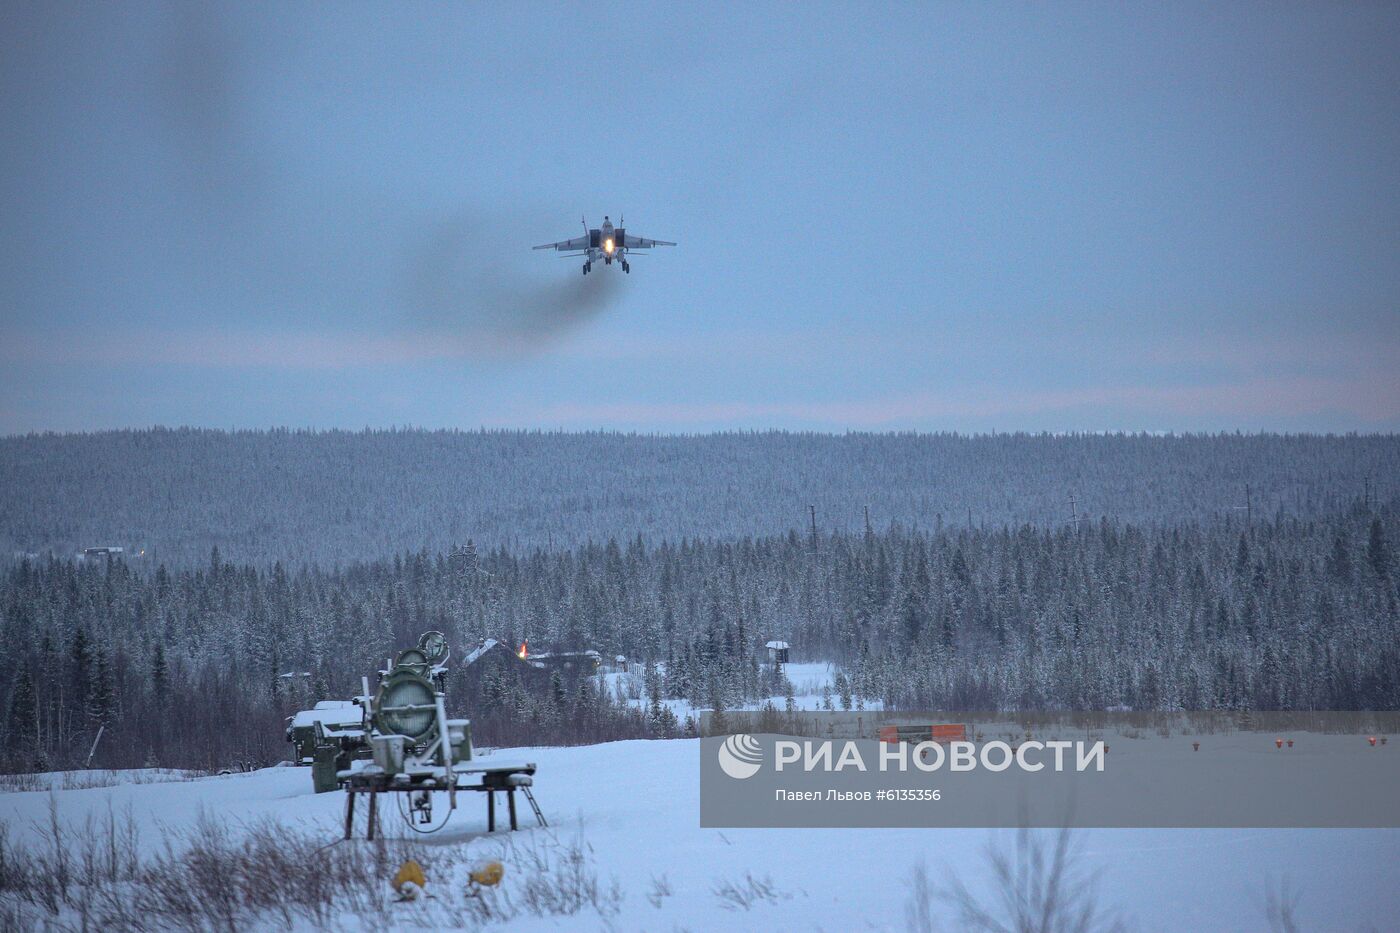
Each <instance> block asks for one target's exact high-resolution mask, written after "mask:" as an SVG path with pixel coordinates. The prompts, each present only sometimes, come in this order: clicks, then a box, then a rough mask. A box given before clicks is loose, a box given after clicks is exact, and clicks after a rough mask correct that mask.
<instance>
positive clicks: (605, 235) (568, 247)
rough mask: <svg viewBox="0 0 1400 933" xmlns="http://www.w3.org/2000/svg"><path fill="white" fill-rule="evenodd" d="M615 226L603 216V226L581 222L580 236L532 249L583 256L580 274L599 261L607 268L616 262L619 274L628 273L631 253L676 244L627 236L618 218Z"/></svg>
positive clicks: (586, 271) (628, 234)
mask: <svg viewBox="0 0 1400 933" xmlns="http://www.w3.org/2000/svg"><path fill="white" fill-rule="evenodd" d="M617 224H618V225H617V226H616V227H614V226H613V225H612V221H611V220H609V219H608V218H607V217H606V216H604V217H603V226H601V227H593V228H592V229H590V228H589V226H588V221H586V220H585V221H584V222H583V236H576V237H574V238H573V239H572V240H560V241H559V242H558V243H545V244H544V245H542V246H536V247H535V249H553V250H558V251H559V252H561V253H564V254H565V255H568V256H575V257H577V256H582V257H583V274H584V275H587V274H588V273H589V272H591V271H592V269H593V263H595V262H597V261H598V260H599V259H601V260H603V265H605V266H610V265H612V264H613V260H614V259H616V260H617V261H618V262H619V263H621V264H622V271H623V272H628V273H630V272H631V271H632V266H631V264H630V263H628V262H627V254H628V253H630V252H632V251H633V250H647V249H651V248H652V247H653V246H675V245H676V244H674V243H670V242H667V241H666V240H649V239H647V238H646V237H643V236H634V235H633V234H630V233H628V232H627V231H626V230H625V229H624V228H623V226H622V218H621V217H619V218H618V219H617Z"/></svg>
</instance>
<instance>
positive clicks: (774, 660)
mask: <svg viewBox="0 0 1400 933" xmlns="http://www.w3.org/2000/svg"><path fill="white" fill-rule="evenodd" d="M766 647H767V648H768V663H770V664H772V665H773V673H775V674H781V673H782V672H783V668H784V667H786V666H787V663H788V643H787V642H785V641H770V642H768V644H767V645H766Z"/></svg>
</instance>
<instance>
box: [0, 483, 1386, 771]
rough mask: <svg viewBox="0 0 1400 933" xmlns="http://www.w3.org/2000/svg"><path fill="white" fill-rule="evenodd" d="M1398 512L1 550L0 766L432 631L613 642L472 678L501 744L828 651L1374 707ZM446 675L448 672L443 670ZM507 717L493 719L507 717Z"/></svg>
mask: <svg viewBox="0 0 1400 933" xmlns="http://www.w3.org/2000/svg"><path fill="white" fill-rule="evenodd" d="M1396 522H1397V512H1396V511H1395V510H1394V509H1392V508H1390V507H1388V506H1387V507H1383V508H1377V507H1376V506H1375V505H1374V504H1373V503H1371V502H1369V501H1367V500H1366V499H1364V498H1358V499H1356V500H1354V501H1353V502H1351V503H1350V504H1348V505H1347V506H1346V507H1345V508H1342V509H1340V510H1338V511H1336V512H1334V513H1331V514H1328V515H1323V516H1315V517H1312V518H1307V519H1301V518H1296V517H1289V516H1276V517H1273V518H1269V519H1253V520H1250V521H1246V520H1245V519H1244V518H1243V517H1234V516H1227V517H1224V518H1221V519H1220V520H1216V521H1210V522H1204V523H1198V522H1185V523H1181V524H1177V525H1158V524H1146V525H1139V524H1135V523H1130V522H1121V521H1114V520H1111V519H1108V518H1101V519H1099V520H1097V521H1092V522H1080V523H1076V524H1073V525H1067V526H1066V525H1061V526H1058V527H1054V528H1048V527H1036V526H1033V525H1029V524H1028V525H1022V526H1019V527H1015V528H1011V527H1000V528H979V527H976V526H974V527H972V528H967V527H948V526H944V527H943V528H941V529H917V530H916V529H913V528H904V527H901V526H898V525H895V526H892V527H890V528H888V529H885V530H881V531H877V530H875V529H873V528H870V529H865V530H861V531H859V532H855V533H844V532H828V533H825V534H820V533H819V534H818V535H816V536H813V535H810V534H798V533H797V532H795V531H794V532H789V533H788V534H785V535H776V536H771V537H758V538H749V537H745V538H740V539H738V540H715V539H707V540H694V539H681V540H678V541H664V540H663V541H661V542H659V543H656V544H649V543H647V542H646V541H645V540H644V539H643V538H641V537H634V538H632V539H630V540H626V541H616V540H607V541H605V542H601V543H593V544H586V545H581V546H578V547H574V548H568V549H556V550H553V551H550V550H547V549H544V548H533V549H530V550H528V551H524V550H522V551H512V550H509V549H506V548H504V547H497V548H495V549H492V550H489V551H483V552H481V553H480V554H478V553H477V551H476V550H475V549H474V548H469V547H459V548H455V549H450V550H448V551H446V552H429V551H428V550H427V549H419V550H417V551H415V552H412V553H405V554H399V555H397V556H394V557H393V558H390V559H383V560H376V561H368V562H361V563H354V564H351V565H348V566H346V567H343V568H317V567H303V568H300V569H298V570H295V571H290V570H288V569H287V568H286V567H285V566H284V565H282V564H281V563H272V564H270V565H267V566H263V567H256V566H252V565H249V564H236V563H233V562H229V561H226V560H224V559H223V557H222V556H221V554H220V552H219V551H218V550H217V549H215V550H213V551H212V552H211V554H210V555H209V557H208V559H207V560H206V561H205V562H204V563H203V564H202V565H200V566H195V567H183V568H178V569H167V568H166V567H164V566H160V567H157V568H156V569H155V570H153V571H152V570H150V569H148V568H142V567H139V566H133V565H130V564H127V563H125V562H123V561H122V560H120V559H117V560H113V561H111V562H110V563H107V562H103V563H93V562H77V561H73V560H71V559H58V558H52V557H50V558H46V559H41V560H23V561H20V562H18V563H17V564H15V565H13V566H11V567H10V568H8V569H7V570H5V571H4V572H3V575H0V608H2V609H3V629H2V630H0V654H3V656H4V657H5V658H6V659H7V664H6V665H5V667H4V669H3V670H0V700H3V702H4V708H3V715H0V723H3V726H4V730H5V741H4V745H3V747H4V749H5V750H6V751H5V753H6V756H7V764H8V766H9V767H12V768H15V767H33V766H35V765H36V764H41V765H47V766H49V767H57V766H59V765H72V764H74V763H81V761H82V760H84V759H85V757H86V755H87V753H88V750H89V748H90V743H91V740H92V738H93V737H94V736H95V734H96V730H97V728H98V727H99V726H103V727H105V735H104V738H103V740H102V743H101V745H100V746H99V749H98V754H97V756H96V758H95V762H94V763H95V764H103V765H111V766H118V765H120V766H130V765H141V764H147V763H150V764H160V765H164V766H197V767H213V766H224V765H226V764H228V763H231V762H236V761H252V762H256V763H266V762H268V761H271V760H275V759H277V758H279V757H282V756H283V755H284V754H285V750H286V746H285V744H284V742H283V739H282V729H283V725H284V721H283V720H284V717H285V716H286V715H288V714H289V713H290V712H292V711H294V710H295V709H298V708H301V707H303V706H305V705H306V704H307V703H309V702H310V701H311V700H314V699H317V698H323V697H338V698H343V697H348V696H351V695H353V694H355V693H358V692H359V684H360V677H361V676H362V675H364V674H369V673H372V672H373V671H375V670H377V669H378V668H379V667H382V666H383V663H384V659H385V658H386V657H388V656H390V655H391V654H393V652H394V651H395V649H397V648H399V647H404V646H407V645H410V644H412V643H413V642H414V641H415V640H416V638H417V636H418V635H419V634H420V633H421V632H423V631H425V630H428V629H439V630H441V631H444V632H445V633H447V635H448V637H449V640H450V641H451V643H452V644H453V645H454V646H455V647H456V650H457V652H458V658H461V656H462V655H463V654H464V653H465V652H466V651H467V650H470V648H471V647H473V646H475V645H476V644H477V643H478V642H479V641H480V640H481V639H483V638H488V637H489V638H497V639H501V640H503V641H505V642H506V643H508V644H518V643H519V642H520V641H523V640H524V639H526V638H529V639H530V643H531V645H532V646H534V647H536V648H546V647H553V648H556V649H558V650H577V649H584V648H593V649H596V650H598V651H600V652H601V653H602V654H603V656H604V657H605V658H611V657H612V656H613V655H615V654H622V655H626V656H627V657H628V658H629V659H631V661H632V663H633V664H635V665H638V666H639V668H640V669H641V670H643V671H644V672H645V680H646V687H645V690H646V693H647V695H648V699H649V700H650V701H651V702H650V703H644V704H643V706H646V707H649V711H650V715H648V714H647V711H642V712H638V711H637V710H635V709H633V708H632V707H631V706H630V705H624V704H621V703H619V702H618V701H617V700H616V698H615V697H614V696H611V695H610V694H609V691H608V690H607V689H606V687H605V686H604V685H602V684H600V683H598V682H597V681H596V680H586V683H587V684H588V685H589V686H586V687H583V688H577V687H573V688H571V689H570V690H569V691H567V692H559V691H555V690H552V689H551V690H541V689H531V690H524V689H520V688H518V687H517V688H511V689H500V690H494V691H493V692H492V693H491V697H492V699H491V700H490V704H491V708H482V709H475V710H465V711H464V712H465V713H466V714H467V715H469V716H472V717H474V718H478V719H480V721H481V722H482V723H483V725H484V724H485V723H486V722H487V721H488V720H490V719H491V717H492V716H495V720H494V722H495V723H496V725H495V726H493V727H492V728H494V729H495V730H496V731H495V734H494V735H493V741H494V742H496V743H497V744H517V742H527V741H531V740H535V739H538V740H540V741H590V740H596V739H599V738H617V737H623V736H626V735H649V734H664V733H668V734H674V733H675V732H676V731H677V730H678V729H683V727H684V724H683V723H676V722H674V721H670V722H667V721H664V720H665V717H664V716H663V715H662V714H661V713H660V711H659V707H660V706H661V705H664V704H660V702H659V701H661V700H664V699H667V698H672V699H679V698H684V699H686V700H688V701H689V702H690V704H691V705H692V706H695V707H707V708H716V709H723V708H732V707H735V706H738V705H741V704H745V703H750V702H752V701H754V700H757V699H760V698H762V697H766V696H771V695H780V694H781V693H782V692H783V691H784V690H785V689H786V685H784V684H783V683H782V682H781V681H779V680H775V679H774V678H773V677H772V676H771V674H770V672H769V671H768V669H767V668H766V666H765V665H764V664H763V663H762V662H763V660H764V657H765V656H764V652H763V649H762V645H763V644H764V642H766V641H768V640H771V639H775V638H781V639H783V640H785V641H788V642H790V643H791V644H792V646H793V652H794V659H795V660H796V659H801V658H807V659H820V660H832V661H835V662H837V663H838V664H839V665H840V668H841V672H842V676H841V678H840V681H839V683H838V690H837V691H836V692H837V693H838V694H840V701H841V702H842V703H843V704H849V703H850V702H853V701H854V702H856V703H859V702H862V701H863V700H864V699H879V700H881V701H883V702H884V703H885V704H887V705H888V706H892V707H901V708H916V707H922V708H946V709H959V708H960V709H977V710H984V709H1017V708H1023V709H1032V708H1055V709H1108V708H1119V707H1126V708H1131V709H1214V708H1237V709H1243V708H1250V709H1393V708H1396V706H1397V705H1400V638H1397V637H1396V636H1397V632H1398V626H1397V622H1398V621H1400V612H1397V569H1396V560H1395V556H1394V550H1393V545H1392V542H1393V541H1394V540H1395V536H1396V532H1397V528H1396ZM454 676H455V677H465V676H467V675H466V674H465V673H463V672H461V671H458V672H457V673H455V674H454ZM512 739H515V740H517V741H512Z"/></svg>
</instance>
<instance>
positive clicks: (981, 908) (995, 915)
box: [916, 827, 1126, 933]
mask: <svg viewBox="0 0 1400 933" xmlns="http://www.w3.org/2000/svg"><path fill="white" fill-rule="evenodd" d="M987 861H988V863H989V865H990V867H991V869H992V880H993V885H994V890H993V892H992V894H991V895H990V897H989V898H987V899H985V900H984V899H982V898H979V897H978V896H977V895H975V894H973V893H972V891H970V890H969V889H968V887H967V886H966V885H965V884H964V883H963V881H962V879H960V878H959V877H958V876H957V875H956V874H955V875H953V876H952V880H951V882H950V883H949V886H948V887H947V888H946V889H945V890H944V891H942V892H941V894H942V897H943V898H944V899H946V900H947V901H948V902H949V903H950V904H951V905H952V906H953V908H954V909H955V911H956V913H957V915H958V929H963V930H977V931H986V933H1120V931H1123V930H1125V929H1126V927H1125V925H1124V923H1123V922H1122V921H1121V920H1120V919H1118V918H1117V917H1115V916H1112V915H1111V914H1107V913H1104V912H1101V911H1100V907H1099V903H1098V884H1097V882H1096V879H1095V878H1094V877H1093V875H1091V874H1086V873H1085V872H1084V871H1083V870H1082V868H1081V867H1080V866H1079V864H1078V861H1079V860H1078V857H1077V854H1076V852H1075V849H1074V845H1073V838H1072V834H1071V832H1070V830H1069V829H1068V828H1065V829H1060V830H1059V831H1058V832H1056V833H1055V834H1054V836H1053V838H1052V837H1050V835H1049V834H1047V833H1034V832H1032V831H1031V830H1030V829H1028V828H1026V827H1022V828H1021V829H1019V830H1018V831H1017V834H1016V844H1015V847H1014V849H1012V850H1011V851H1008V850H1007V849H1006V848H1005V847H1001V846H997V845H996V844H991V845H989V846H988V848H987ZM925 883H927V881H926V880H925ZM916 893H917V892H916ZM930 919H931V918H930Z"/></svg>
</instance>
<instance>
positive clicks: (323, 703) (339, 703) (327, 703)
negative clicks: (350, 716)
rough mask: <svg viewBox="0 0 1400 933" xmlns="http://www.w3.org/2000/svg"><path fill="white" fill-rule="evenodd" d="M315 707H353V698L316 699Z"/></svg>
mask: <svg viewBox="0 0 1400 933" xmlns="http://www.w3.org/2000/svg"><path fill="white" fill-rule="evenodd" d="M314 708H315V709H355V701H354V700H317V701H316V706H315V707H314Z"/></svg>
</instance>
